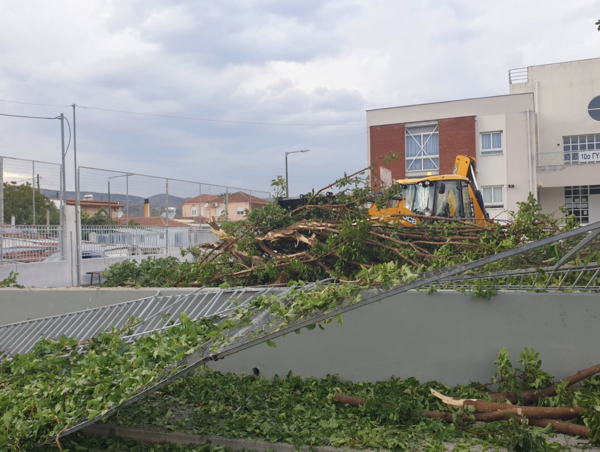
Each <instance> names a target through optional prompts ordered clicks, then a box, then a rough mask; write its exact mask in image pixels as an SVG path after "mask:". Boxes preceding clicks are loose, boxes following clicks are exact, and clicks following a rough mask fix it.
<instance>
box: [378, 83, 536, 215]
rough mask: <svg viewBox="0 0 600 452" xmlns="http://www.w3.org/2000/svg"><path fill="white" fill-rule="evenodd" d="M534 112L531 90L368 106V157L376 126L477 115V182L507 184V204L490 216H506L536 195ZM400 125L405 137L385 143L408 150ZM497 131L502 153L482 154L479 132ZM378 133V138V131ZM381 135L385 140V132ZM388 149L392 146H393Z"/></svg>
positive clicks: (491, 211) (401, 160)
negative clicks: (463, 98) (405, 103)
mask: <svg viewBox="0 0 600 452" xmlns="http://www.w3.org/2000/svg"><path fill="white" fill-rule="evenodd" d="M533 111H534V99H533V94H532V93H522V94H518V95H514V96H513V95H509V96H495V97H485V98H478V99H466V100H457V101H451V102H437V103H432V104H423V105H410V106H405V107H394V108H384V109H379V110H369V111H367V155H368V161H369V163H370V162H371V161H372V158H373V156H372V155H371V135H370V134H371V133H372V132H373V133H375V131H377V133H379V134H380V135H381V133H380V129H381V130H382V127H381V126H386V125H387V126H388V127H392V126H391V125H392V124H406V123H411V122H419V121H433V120H445V119H448V118H457V117H466V116H475V131H476V133H475V141H476V158H477V178H478V182H479V185H480V186H496V185H502V186H503V195H504V196H503V199H504V208H503V209H490V215H491V216H492V217H496V216H498V217H499V218H507V215H506V214H503V213H502V212H503V211H505V210H517V208H518V207H517V202H521V201H525V200H526V199H527V196H528V194H529V192H533V193H534V194H535V192H536V186H537V181H536V174H535V166H534V165H535V164H534V161H533V155H534V153H535V147H536V143H535V120H534V115H533ZM371 127H373V129H371ZM390 130H391V129H390ZM400 130H401V133H402V136H400V135H399V136H398V139H397V140H393V139H392V138H390V137H388V138H387V141H385V144H386V146H387V147H390V145H391V144H394V143H395V144H396V145H397V146H396V147H397V148H398V149H400V148H401V149H402V150H403V149H404V145H403V144H402V145H400V140H404V136H403V135H404V128H403V127H402V128H398V131H400ZM497 131H500V132H502V140H503V151H504V153H503V154H502V155H486V156H482V155H481V133H484V132H497ZM398 133H400V132H398ZM374 138H376V137H375V136H374ZM379 138H380V139H381V137H379ZM441 148H442V137H441V135H440V153H441V152H442V149H441ZM394 149H395V150H398V149H396V148H394ZM389 150H392V148H391V147H390V149H389ZM440 158H441V156H440ZM403 165H404V159H403V158H402V157H401V158H400V163H399V164H398V165H397V166H399V167H400V166H402V167H403ZM440 174H441V173H440ZM509 185H514V187H513V188H508V186H509Z"/></svg>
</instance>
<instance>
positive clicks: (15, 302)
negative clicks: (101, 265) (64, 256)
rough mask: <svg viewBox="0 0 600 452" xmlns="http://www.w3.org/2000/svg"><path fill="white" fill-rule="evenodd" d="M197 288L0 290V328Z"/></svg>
mask: <svg viewBox="0 0 600 452" xmlns="http://www.w3.org/2000/svg"><path fill="white" fill-rule="evenodd" d="M194 290H197V289H193V288H190V289H131V288H115V289H112V288H110V289H105V288H103V289H99V288H95V289H93V288H89V289H87V288H85V289H84V288H77V289H75V288H74V289H0V325H6V324H9V323H16V322H21V321H23V320H27V319H39V318H41V317H49V316H52V315H58V314H66V313H68V312H75V311H82V310H84V309H88V308H98V307H101V306H108V305H111V304H116V303H122V302H124V301H130V300H137V299H139V298H145V297H151V296H153V295H155V294H156V293H157V292H158V291H160V293H162V294H163V295H175V294H181V293H187V292H192V291H194Z"/></svg>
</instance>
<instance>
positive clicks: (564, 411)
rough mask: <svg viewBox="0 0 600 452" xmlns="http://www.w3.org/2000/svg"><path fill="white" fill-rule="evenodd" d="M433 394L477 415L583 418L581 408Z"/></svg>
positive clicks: (434, 391)
mask: <svg viewBox="0 0 600 452" xmlns="http://www.w3.org/2000/svg"><path fill="white" fill-rule="evenodd" d="M431 393H432V394H433V395H434V396H436V397H437V398H438V399H440V400H441V401H442V402H444V403H445V404H446V405H450V406H455V407H463V406H472V407H473V408H475V412H476V413H489V412H493V411H501V412H503V413H506V414H514V415H516V416H527V417H528V418H530V419H531V418H534V419H574V418H577V417H580V416H581V413H582V412H583V409H582V408H580V407H527V406H513V405H506V404H504V403H495V402H487V401H485V400H478V399H455V398H452V397H448V396H445V395H443V394H440V393H439V392H437V391H436V390H434V389H431Z"/></svg>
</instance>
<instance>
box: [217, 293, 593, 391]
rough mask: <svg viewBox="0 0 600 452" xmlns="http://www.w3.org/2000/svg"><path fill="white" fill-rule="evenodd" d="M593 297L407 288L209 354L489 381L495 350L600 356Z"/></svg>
mask: <svg viewBox="0 0 600 452" xmlns="http://www.w3.org/2000/svg"><path fill="white" fill-rule="evenodd" d="M599 319H600V297H598V295H596V294H577V293H500V294H499V295H497V296H495V297H493V298H492V299H491V300H490V301H481V300H480V301H475V298H474V297H473V295H471V294H466V295H463V294H461V293H456V292H443V291H440V292H437V293H435V294H433V295H428V294H426V293H419V292H409V293H405V294H400V295H397V296H393V297H391V298H388V299H386V300H383V301H382V302H381V303H373V304H371V305H368V306H365V307H362V308H360V309H356V310H354V311H351V312H348V313H347V314H344V315H343V321H344V324H343V327H342V326H340V325H338V324H337V323H331V324H329V325H327V330H326V331H321V330H320V329H319V328H316V329H315V330H313V331H307V330H302V332H301V334H299V335H298V334H289V335H287V336H286V337H281V338H278V339H276V340H275V343H276V347H269V346H267V345H266V344H261V345H258V346H256V347H253V348H250V349H248V350H246V351H243V352H241V353H239V354H235V355H232V356H229V357H227V358H225V359H224V360H220V361H217V362H215V363H211V364H210V367H211V368H213V369H216V370H219V371H221V372H233V373H236V374H240V373H245V374H247V375H251V374H253V373H256V372H259V373H260V375H264V376H265V377H267V378H272V377H273V376H274V375H275V374H278V375H280V376H282V375H285V374H286V373H287V372H289V371H290V370H291V371H292V372H293V373H294V374H296V375H300V376H302V377H319V378H320V377H324V376H326V375H327V374H339V375H340V377H341V378H343V379H344V380H352V381H381V380H386V379H388V378H390V377H391V376H392V375H394V376H396V377H400V378H403V379H405V378H408V377H416V378H417V379H419V380H420V381H421V382H425V381H430V380H439V381H442V382H444V383H446V384H449V385H455V384H468V383H469V382H470V381H480V382H486V381H489V380H490V378H491V377H492V375H493V374H494V371H495V369H496V366H495V365H494V359H495V358H496V354H497V352H498V350H500V349H501V348H502V347H506V348H507V349H508V351H509V352H510V355H511V360H512V363H513V365H516V366H518V358H519V353H520V352H521V351H522V350H523V348H524V347H533V348H534V349H535V350H536V351H538V352H541V359H542V362H543V368H544V369H546V370H548V371H549V372H550V373H552V374H554V375H556V376H557V377H566V376H568V375H570V374H572V373H574V372H576V371H577V370H581V369H584V368H587V367H590V366H592V365H594V364H598V363H600V347H598V344H600V327H599Z"/></svg>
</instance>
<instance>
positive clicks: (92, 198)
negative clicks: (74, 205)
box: [83, 195, 94, 201]
mask: <svg viewBox="0 0 600 452" xmlns="http://www.w3.org/2000/svg"><path fill="white" fill-rule="evenodd" d="M83 199H84V200H85V201H93V200H94V195H83Z"/></svg>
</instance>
